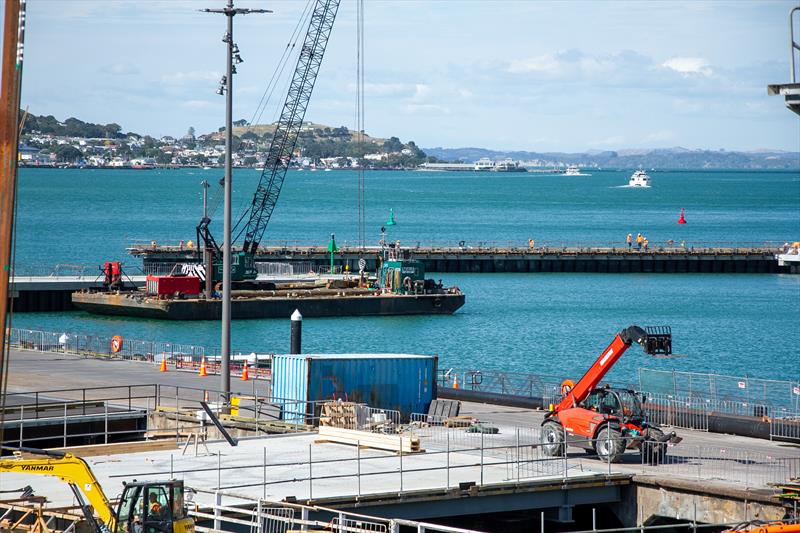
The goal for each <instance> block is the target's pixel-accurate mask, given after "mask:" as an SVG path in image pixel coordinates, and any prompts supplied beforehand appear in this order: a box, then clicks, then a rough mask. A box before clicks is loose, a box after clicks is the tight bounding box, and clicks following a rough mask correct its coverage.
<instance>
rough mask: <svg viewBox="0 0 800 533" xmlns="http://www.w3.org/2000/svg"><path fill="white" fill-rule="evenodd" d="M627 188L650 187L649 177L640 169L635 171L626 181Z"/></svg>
mask: <svg viewBox="0 0 800 533" xmlns="http://www.w3.org/2000/svg"><path fill="white" fill-rule="evenodd" d="M628 186H629V187H649V186H650V176H648V175H647V172H645V171H644V170H642V169H639V170H637V171H636V172H634V173H633V174H632V175H631V178H630V179H629V180H628Z"/></svg>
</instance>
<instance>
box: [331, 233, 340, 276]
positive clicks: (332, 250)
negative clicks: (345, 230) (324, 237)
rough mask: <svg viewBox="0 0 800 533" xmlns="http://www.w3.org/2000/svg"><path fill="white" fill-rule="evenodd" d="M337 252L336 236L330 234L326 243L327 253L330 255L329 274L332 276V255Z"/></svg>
mask: <svg viewBox="0 0 800 533" xmlns="http://www.w3.org/2000/svg"><path fill="white" fill-rule="evenodd" d="M338 250H339V248H337V247H336V235H334V234H333V233H331V240H330V241H329V242H328V252H330V254H331V272H330V273H331V274H333V254H334V253H336V252H337V251H338Z"/></svg>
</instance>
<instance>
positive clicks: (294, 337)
mask: <svg viewBox="0 0 800 533" xmlns="http://www.w3.org/2000/svg"><path fill="white" fill-rule="evenodd" d="M302 336H303V315H301V314H300V310H298V309H295V310H294V313H292V333H291V343H290V347H289V353H290V354H299V353H300V349H301V341H302Z"/></svg>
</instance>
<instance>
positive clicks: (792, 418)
mask: <svg viewBox="0 0 800 533" xmlns="http://www.w3.org/2000/svg"><path fill="white" fill-rule="evenodd" d="M769 435H770V438H773V439H781V440H791V441H797V442H800V413H796V414H793V415H785V416H773V417H771V418H770V422H769Z"/></svg>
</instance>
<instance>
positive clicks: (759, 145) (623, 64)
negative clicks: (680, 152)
mask: <svg viewBox="0 0 800 533" xmlns="http://www.w3.org/2000/svg"><path fill="white" fill-rule="evenodd" d="M223 4H224V1H223V0H194V1H179V0H168V1H167V0H139V1H133V0H128V1H107V0H105V1H103V0H86V1H83V0H81V1H79V0H28V24H27V34H26V43H25V50H26V54H25V65H24V74H23V93H22V100H23V107H25V106H29V108H30V112H32V113H35V114H37V115H38V114H52V115H54V116H55V117H56V118H58V119H60V120H64V119H66V118H68V117H70V116H74V117H77V118H80V119H81V120H85V121H88V122H100V123H109V122H116V123H118V124H120V125H121V126H122V127H123V130H124V131H135V132H138V133H142V134H150V135H154V136H162V135H173V136H176V135H183V134H184V133H185V132H186V131H187V129H188V128H189V127H190V126H193V127H194V128H195V129H196V130H197V132H198V133H202V132H208V131H215V130H216V129H217V128H218V127H219V126H221V125H222V124H223V123H224V98H222V97H220V96H218V95H216V94H215V91H216V88H217V85H218V81H219V79H220V77H221V75H222V74H223V72H224V67H225V45H224V44H223V43H222V41H221V37H222V35H223V33H224V30H225V20H224V17H223V16H221V15H212V14H207V13H202V12H200V11H198V10H199V9H200V8H203V7H212V8H219V7H222V6H223ZM306 4H307V1H306V0H258V1H256V0H252V1H244V0H242V1H238V2H237V6H239V7H250V8H266V9H271V10H273V13H272V14H264V15H247V16H243V17H237V18H236V21H235V24H236V25H235V37H234V40H235V41H236V42H237V44H238V45H239V48H240V49H241V55H242V57H243V58H244V60H245V62H244V63H243V64H241V65H240V66H239V69H238V70H239V73H238V74H236V77H235V79H234V84H235V85H234V95H235V99H234V119H239V118H244V119H246V120H248V121H250V120H252V119H253V117H254V116H256V115H255V112H256V110H257V108H258V103H259V101H260V99H261V98H262V95H263V94H264V91H265V89H266V88H267V85H268V82H269V80H270V78H271V76H272V75H273V72H274V71H275V69H276V66H277V65H278V62H279V58H280V56H281V54H282V53H283V51H284V49H285V48H286V45H287V43H288V42H289V40H290V36H291V34H292V32H293V30H294V28H295V26H296V24H297V22H298V20H299V19H300V14H301V13H302V12H303V10H304V8H305V6H306ZM795 5H798V3H797V1H783V0H774V1H748V0H737V1H731V2H724V1H711V2H705V1H699V0H698V1H690V2H679V1H669V2H656V1H636V2H621V1H620V2H611V1H594V2H578V1H558V2H550V1H499V0H496V1H486V0H438V1H436V0H432V1H413V0H397V1H382V0H365V11H364V15H365V16H364V20H365V54H364V64H365V95H366V96H365V129H366V131H367V132H368V133H369V134H371V135H373V136H378V137H388V136H392V135H395V136H398V137H400V138H401V139H402V140H403V141H408V140H414V141H415V142H416V143H417V144H418V145H419V146H422V147H438V146H441V147H451V148H455V147H467V146H473V147H483V148H491V149H506V150H531V151H565V152H582V151H587V150H609V149H622V148H655V147H671V146H683V147H686V148H708V149H720V148H724V149H726V150H758V149H766V148H769V149H781V150H793V151H794V150H800V118H798V116H797V115H795V114H794V113H792V112H790V111H789V110H788V109H787V108H786V107H785V106H784V104H783V101H782V99H781V98H780V97H777V96H767V90H766V86H767V84H770V83H786V82H788V81H789V29H788V15H789V11H790V9H791V8H792V7H793V6H795ZM798 19H800V17H798ZM799 22H800V20H799ZM796 26H800V24H796ZM796 39H797V40H798V41H800V37H797V38H796ZM293 64H294V60H292V61H291V64H290V65H289V66H288V67H287V68H286V71H285V72H284V77H283V78H281V79H282V82H281V83H279V84H278V88H277V90H276V91H275V92H274V94H273V95H272V97H271V99H270V104H269V106H268V107H267V109H266V111H265V112H264V113H263V115H261V117H262V120H261V121H262V122H270V121H272V120H274V119H275V118H276V112H277V109H278V106H279V104H280V103H282V100H283V98H284V91H285V86H286V80H287V79H288V78H287V76H286V74H288V73H289V71H290V70H291V69H292V67H293ZM355 81H356V0H342V4H341V7H340V10H339V14H338V17H337V19H336V22H335V24H334V28H333V32H332V36H331V40H330V43H329V46H328V50H327V52H326V57H325V60H324V62H323V65H322V68H321V70H320V74H319V78H318V82H317V85H316V87H315V90H314V94H313V96H312V99H311V103H310V105H309V107H308V112H307V114H306V119H307V120H310V121H313V122H317V123H322V124H327V125H330V126H347V127H349V128H354V126H355Z"/></svg>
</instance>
